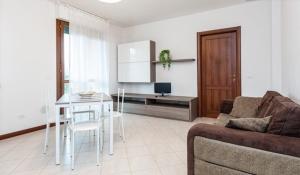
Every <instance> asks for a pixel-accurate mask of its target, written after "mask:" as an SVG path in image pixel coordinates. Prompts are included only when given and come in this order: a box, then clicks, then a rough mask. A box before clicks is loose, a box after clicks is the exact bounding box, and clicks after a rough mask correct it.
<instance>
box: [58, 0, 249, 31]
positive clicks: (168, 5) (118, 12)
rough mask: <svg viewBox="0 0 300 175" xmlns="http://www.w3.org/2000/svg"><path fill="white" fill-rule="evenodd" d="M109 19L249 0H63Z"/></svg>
mask: <svg viewBox="0 0 300 175" xmlns="http://www.w3.org/2000/svg"><path fill="white" fill-rule="evenodd" d="M62 1H63V2H66V3H68V4H71V5H73V6H75V7H78V8H80V9H83V10H85V11H88V12H90V13H93V14H96V15H99V16H102V17H104V18H106V19H109V20H110V21H111V22H112V23H113V24H117V25H119V26H122V27H127V26H132V25H138V24H143V23H148V22H153V21H158V20H162V19H167V18H173V17H178V16H183V15H189V14H193V13H197V12H203V11H207V10H212V9H217V8H222V7H227V6H231V5H236V4H240V3H244V2H247V1H249V0H123V1H121V2H119V3H116V4H106V3H102V2H100V1H98V0H62Z"/></svg>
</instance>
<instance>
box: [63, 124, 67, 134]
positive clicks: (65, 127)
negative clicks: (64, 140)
mask: <svg viewBox="0 0 300 175" xmlns="http://www.w3.org/2000/svg"><path fill="white" fill-rule="evenodd" d="M63 137H67V121H64V129H63Z"/></svg>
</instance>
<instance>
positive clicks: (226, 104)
mask: <svg viewBox="0 0 300 175" xmlns="http://www.w3.org/2000/svg"><path fill="white" fill-rule="evenodd" d="M232 108H233V100H223V101H222V103H221V106H220V113H224V114H230V112H231V111H232Z"/></svg>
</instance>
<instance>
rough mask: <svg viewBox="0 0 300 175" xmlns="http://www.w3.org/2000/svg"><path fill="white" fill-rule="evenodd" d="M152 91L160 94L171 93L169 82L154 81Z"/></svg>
mask: <svg viewBox="0 0 300 175" xmlns="http://www.w3.org/2000/svg"><path fill="white" fill-rule="evenodd" d="M154 92H155V93H159V94H162V95H164V94H169V93H171V83H155V84H154Z"/></svg>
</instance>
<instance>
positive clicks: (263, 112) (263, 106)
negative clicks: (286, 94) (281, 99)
mask: <svg viewBox="0 0 300 175" xmlns="http://www.w3.org/2000/svg"><path fill="white" fill-rule="evenodd" d="M276 96H281V94H279V93H278V92H276V91H267V93H266V94H265V95H264V96H263V98H262V100H261V103H260V104H259V106H258V108H257V116H258V117H267V116H269V115H268V114H267V110H268V109H269V106H270V104H271V102H272V100H273V98H274V97H276Z"/></svg>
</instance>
